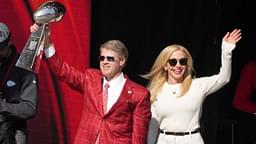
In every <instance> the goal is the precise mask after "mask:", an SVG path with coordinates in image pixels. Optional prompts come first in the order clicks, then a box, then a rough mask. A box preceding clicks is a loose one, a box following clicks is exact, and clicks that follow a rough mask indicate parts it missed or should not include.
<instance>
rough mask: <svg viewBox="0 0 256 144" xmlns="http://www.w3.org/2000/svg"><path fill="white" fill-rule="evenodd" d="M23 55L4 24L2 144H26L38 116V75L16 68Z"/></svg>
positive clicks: (0, 47)
mask: <svg viewBox="0 0 256 144" xmlns="http://www.w3.org/2000/svg"><path fill="white" fill-rule="evenodd" d="M18 57H19V55H18V54H17V52H16V48H15V46H14V45H13V44H11V34H10V32H9V29H8V27H7V26H6V25H5V24H4V23H1V22H0V143H1V144H14V143H15V144H25V143H26V142H27V137H26V136H27V125H26V121H27V120H28V119H30V118H32V117H33V116H35V114H36V110H37V100H38V85H37V76H36V74H35V73H33V72H30V71H27V70H24V69H21V68H18V67H15V63H16V61H17V58H18Z"/></svg>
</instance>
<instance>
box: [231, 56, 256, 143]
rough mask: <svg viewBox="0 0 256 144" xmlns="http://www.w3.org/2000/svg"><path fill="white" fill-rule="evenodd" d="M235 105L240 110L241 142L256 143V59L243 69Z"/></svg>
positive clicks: (239, 127) (239, 131)
mask: <svg viewBox="0 0 256 144" xmlns="http://www.w3.org/2000/svg"><path fill="white" fill-rule="evenodd" d="M233 106H234V107H235V108H236V109H237V110H238V114H239V115H238V120H239V123H238V133H239V144H256V138H255V133H254V132H253V131H254V130H256V60H252V61H250V62H248V63H247V64H246V65H245V66H244V68H243V69H242V71H241V74H240V79H239V81H238V85H237V88H236V91H235V96H234V100H233Z"/></svg>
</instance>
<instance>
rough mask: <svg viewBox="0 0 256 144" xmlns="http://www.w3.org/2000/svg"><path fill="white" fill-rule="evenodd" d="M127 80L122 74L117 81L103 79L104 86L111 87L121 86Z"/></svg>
mask: <svg viewBox="0 0 256 144" xmlns="http://www.w3.org/2000/svg"><path fill="white" fill-rule="evenodd" d="M124 80H125V77H124V74H123V73H121V74H120V75H119V76H118V77H116V78H115V79H112V80H111V81H107V80H106V78H105V77H104V79H103V86H104V85H105V84H106V83H108V84H109V85H110V87H111V86H118V85H120V84H121V83H122V82H123V81H124Z"/></svg>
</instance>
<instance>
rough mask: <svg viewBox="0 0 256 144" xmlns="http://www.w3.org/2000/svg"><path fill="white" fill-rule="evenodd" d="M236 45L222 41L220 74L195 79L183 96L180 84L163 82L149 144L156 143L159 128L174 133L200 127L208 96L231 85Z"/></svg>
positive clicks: (152, 108) (154, 109)
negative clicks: (203, 106)
mask: <svg viewBox="0 0 256 144" xmlns="http://www.w3.org/2000/svg"><path fill="white" fill-rule="evenodd" d="M234 48H235V45H234V44H230V43H226V42H223V43H222V56H221V59H222V61H221V68H220V71H219V73H218V74H216V75H213V76H206V77H201V78H194V79H193V80H192V84H191V87H190V89H189V90H188V92H187V93H186V94H185V95H184V96H181V97H177V95H179V93H180V84H168V83H167V82H166V83H165V84H164V85H163V87H162V90H161V92H160V93H159V94H158V95H157V100H156V101H155V102H154V103H153V104H152V106H151V111H152V119H151V122H150V128H149V133H148V144H151V143H152V144H154V143H155V142H156V139H157V135H158V129H159V128H160V129H162V130H164V131H171V132H187V131H193V130H194V129H196V128H198V127H200V126H199V120H200V117H201V111H202V104H203V102H204V100H205V98H206V96H207V95H209V94H212V93H214V92H216V91H217V90H219V89H220V88H222V87H223V86H224V85H225V84H227V83H228V82H229V80H230V77H231V55H232V50H233V49H234Z"/></svg>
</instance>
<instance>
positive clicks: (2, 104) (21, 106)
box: [0, 73, 38, 119]
mask: <svg viewBox="0 0 256 144" xmlns="http://www.w3.org/2000/svg"><path fill="white" fill-rule="evenodd" d="M16 90H19V91H16ZM12 93H13V94H15V96H12V95H10V96H9V97H11V98H12V97H15V101H14V100H12V99H10V98H6V101H5V100H3V99H2V100H1V101H0V114H2V115H3V116H4V117H6V118H8V117H13V118H18V119H28V118H31V117H33V116H35V114H36V111H37V105H38V85H37V76H36V74H34V73H33V74H32V73H30V74H26V75H25V76H24V78H23V81H21V84H20V88H19V89H15V92H12ZM8 99H10V100H8ZM17 99H19V100H18V101H17Z"/></svg>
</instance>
